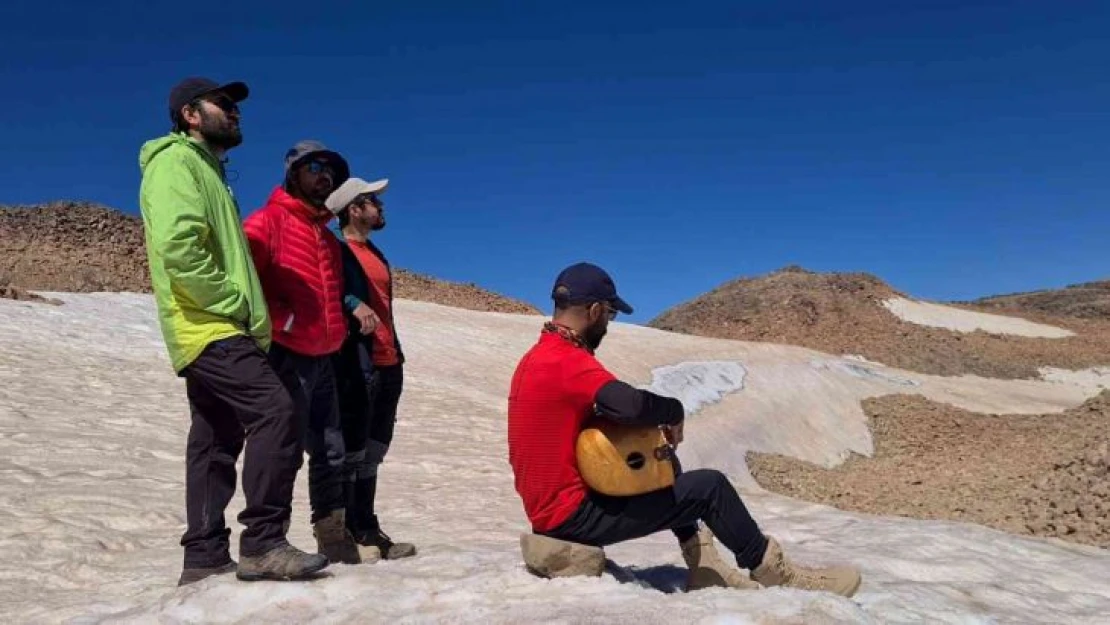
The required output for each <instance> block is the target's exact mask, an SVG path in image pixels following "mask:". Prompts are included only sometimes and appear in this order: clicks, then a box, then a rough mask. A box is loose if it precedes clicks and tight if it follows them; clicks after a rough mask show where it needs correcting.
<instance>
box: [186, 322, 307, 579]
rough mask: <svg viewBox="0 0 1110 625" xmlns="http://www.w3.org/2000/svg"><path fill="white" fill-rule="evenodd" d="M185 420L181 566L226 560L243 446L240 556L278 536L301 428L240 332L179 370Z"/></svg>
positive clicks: (288, 506) (277, 382) (262, 357)
mask: <svg viewBox="0 0 1110 625" xmlns="http://www.w3.org/2000/svg"><path fill="white" fill-rule="evenodd" d="M181 375H182V377H184V378H185V388H186V392H187V394H188V398H189V408H190V412H191V416H192V425H191V427H190V428H189V438H188V446H187V449H186V472H185V508H186V518H187V529H186V530H185V534H184V535H183V536H182V537H181V545H182V546H183V547H184V548H185V567H186V568H196V567H209V566H220V565H222V564H226V563H227V562H229V561H230V560H231V556H230V550H229V536H230V534H231V530H230V529H228V528H227V526H226V525H225V523H224V511H225V510H226V508H227V505H228V503H229V502H230V501H231V497H232V496H233V495H234V494H235V482H236V471H235V463H236V461H237V459H238V458H239V454H240V452H242V451H243V448H244V443H245V446H246V455H245V456H244V458H243V494H244V495H245V497H246V507H245V508H244V509H243V511H242V512H241V513H240V514H239V522H240V523H242V524H243V525H244V526H245V529H244V531H243V532H242V534H241V535H240V537H239V553H240V555H244V556H252V555H258V554H260V553H264V552H266V551H269V550H270V549H272V548H273V547H276V546H278V545H280V544H282V543H283V542H284V541H285V532H286V528H287V524H288V522H289V516H290V513H291V511H292V500H293V483H294V481H295V479H296V476H297V471H298V470H299V469H300V467H301V464H302V453H303V452H302V448H301V439H300V427H299V424H298V422H297V418H296V413H295V412H294V406H293V400H292V399H291V398H290V396H289V392H288V391H287V390H286V389H285V386H284V385H283V384H282V382H281V379H280V378H279V377H278V375H277V373H276V372H275V371H274V369H273V368H272V367H271V365H270V362H269V360H268V359H267V357H266V354H265V353H264V352H263V351H262V350H261V349H260V348H259V347H258V346H257V344H255V342H254V341H253V340H251V339H249V338H247V337H245V336H236V337H231V338H227V339H223V340H220V341H215V342H213V343H211V344H209V345H208V346H207V347H206V348H205V349H204V351H203V352H202V353H201V354H200V356H199V357H198V358H197V359H196V360H195V361H193V362H192V363H191V364H190V365H189V366H188V367H186V368H185V369H184V370H183V371H182V372H181Z"/></svg>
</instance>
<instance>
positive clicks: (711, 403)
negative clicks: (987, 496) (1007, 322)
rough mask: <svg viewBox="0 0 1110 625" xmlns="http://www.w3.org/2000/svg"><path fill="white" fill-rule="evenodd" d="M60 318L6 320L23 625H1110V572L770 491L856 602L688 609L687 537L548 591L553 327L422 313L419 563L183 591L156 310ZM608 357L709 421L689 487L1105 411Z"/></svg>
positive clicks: (884, 380)
mask: <svg viewBox="0 0 1110 625" xmlns="http://www.w3.org/2000/svg"><path fill="white" fill-rule="evenodd" d="M44 295H46V294H44ZM49 296H51V297H57V298H58V299H62V300H64V301H65V305H63V306H59V307H54V306H44V305H36V304H34V303H26V302H14V301H8V300H0V553H2V554H3V557H2V558H0V605H3V606H4V608H3V610H4V613H5V614H6V615H7V617H8V619H7V620H8V621H9V622H17V623H32V622H33V623H44V622H67V623H97V622H110V623H152V622H156V623H199V622H204V623H246V622H279V623H301V622H309V621H312V622H322V623H342V622H372V623H379V622H380V623H387V622H388V623H394V622H396V623H440V622H490V623H517V622H605V623H636V624H637V625H640V624H646V623H672V622H674V621H675V620H676V619H677V620H680V621H683V622H701V623H726V622H727V623H756V622H759V623H776V622H824V623H917V622H938V623H978V622H982V623H988V622H989V623H998V622H1029V621H1046V620H1047V621H1057V622H1068V623H1095V622H1100V621H1103V620H1104V619H1105V615H1106V614H1108V613H1110V581H1107V580H1110V554H1108V553H1107V552H1106V551H1104V550H1100V549H1096V548H1088V547H1081V546H1076V545H1070V544H1066V543H1062V542H1060V541H1054V540H1039V539H1029V538H1022V537H1016V536H1011V535H1007V534H1004V533H1001V532H997V531H994V530H990V529H987V528H983V527H980V526H976V525H971V524H963V523H949V522H935V521H917V520H912V519H905V518H885V517H878V516H869V515H863V514H854V513H848V512H842V511H838V510H835V509H833V508H829V507H825V506H820V505H815V504H809V503H804V502H800V501H797V500H792V499H789V498H785V497H781V496H778V495H773V494H769V493H766V492H762V491H759V490H754V489H750V490H746V491H745V493H744V497H745V500H746V501H747V503H748V504H749V507H750V508H751V510H752V513H753V516H754V517H755V518H756V519H757V520H758V521H759V523H760V524H761V526H762V527H763V528H764V529H765V531H767V532H768V533H769V534H771V535H774V536H776V537H778V538H779V539H780V541H781V542H783V544H784V546H785V548H786V550H787V552H788V553H789V554H790V555H791V556H792V557H794V558H796V559H798V560H800V561H803V562H814V563H820V562H848V563H853V564H856V565H858V566H860V567H861V568H862V570H863V575H864V583H863V587H862V588H861V590H860V592H859V594H858V595H856V597H855V598H854V600H846V599H841V598H838V597H833V596H829V595H824V594H818V593H808V592H801V591H787V590H781V589H771V590H762V591H746V592H739V591H730V590H724V589H713V590H705V591H700V592H697V593H691V594H682V593H675V592H672V591H673V590H674V589H675V588H677V587H678V586H679V585H680V584H681V581H682V579H683V578H684V575H685V570H684V569H683V565H682V559H681V555H680V553H679V550H678V546H677V545H676V544H675V543H674V539H673V537H672V536H670V535H669V533H666V532H664V533H660V534H657V535H655V536H651V537H647V538H643V539H640V540H635V541H630V542H627V543H623V544H620V545H615V546H612V547H609V548H607V549H606V552H607V554H608V556H609V557H610V558H612V559H613V560H615V561H617V562H618V563H620V564H621V565H623V566H625V567H627V569H628V570H631V571H632V572H633V574H634V575H635V576H636V579H637V580H638V582H639V583H625V584H622V583H619V582H618V581H617V580H615V579H613V578H611V577H608V576H606V577H603V578H601V579H564V580H550V581H545V580H540V579H537V578H535V577H532V576H531V575H529V574H528V573H527V572H526V571H525V570H524V567H523V565H522V563H521V558H520V554H519V546H518V541H517V539H518V536H519V534H520V532H522V531H526V529H527V522H526V520H525V518H524V515H523V511H522V509H521V506H520V502H519V499H518V498H517V496H516V494H515V492H514V491H513V485H512V475H511V471H510V470H509V467H508V463H507V460H506V449H505V405H506V399H505V398H506V395H507V390H508V383H509V379H510V377H511V374H512V371H513V368H514V367H515V365H516V362H517V360H518V359H519V358H520V356H521V354H523V352H524V351H525V350H527V349H528V348H529V347H530V346H531V345H532V344H533V343H534V342H535V340H536V338H537V336H538V334H539V330H540V327H539V326H540V324H539V322H538V320H537V318H536V317H534V316H528V315H519V316H514V315H487V314H482V313H475V312H470V311H464V310H459V309H453V308H448V307H444V306H437V305H435V304H427V303H419V302H410V301H404V300H399V301H398V302H397V314H398V318H399V319H400V324H401V333H402V340H404V341H405V346H406V354H407V356H408V358H409V361H408V364H407V365H406V376H407V377H406V388H405V394H404V396H403V398H402V401H401V406H400V411H399V420H398V423H397V430H396V437H395V440H394V445H393V448H392V450H391V451H390V454H389V456H388V458H387V459H386V462H385V464H384V465H383V466H382V469H381V474H382V477H381V483H380V485H379V494H378V500H379V502H380V503H379V512H380V514H381V517H382V521H383V524H384V525H385V528H386V530H387V531H388V532H389V533H390V534H391V535H392V536H394V537H395V538H397V539H399V540H406V541H413V542H415V543H416V544H417V545H418V546H419V548H420V553H419V554H418V555H417V556H416V557H414V558H409V559H406V560H399V561H393V562H379V563H377V564H372V565H359V566H345V565H333V566H332V567H330V568H329V569H328V570H329V573H328V575H327V576H325V577H323V578H322V579H320V580H317V581H314V582H307V583H298V582H287V583H274V582H257V583H254V584H250V583H244V582H238V581H237V580H236V579H235V578H234V576H233V575H227V576H221V577H219V578H212V579H208V580H205V581H204V582H201V583H199V584H196V585H193V586H189V587H185V588H177V587H176V586H175V582H176V578H177V574H178V572H179V567H180V564H181V551H180V547H179V546H178V544H177V541H178V539H179V537H180V534H181V532H182V531H183V530H184V518H183V517H184V451H185V433H186V431H187V428H188V422H189V417H188V407H187V404H186V401H185V392H184V385H183V383H182V381H181V380H180V378H177V377H176V376H174V375H173V373H172V372H171V371H170V369H169V364H168V362H167V359H166V356H165V352H164V348H163V346H162V344H161V339H160V336H159V334H158V331H157V325H156V322H155V318H154V308H153V302H152V300H151V299H150V297H149V296H145V295H127V294H93V295H73V294H64V293H59V294H49ZM600 357H601V359H602V361H603V362H605V363H606V364H607V365H608V366H610V367H611V368H612V370H613V371H614V373H616V374H617V375H619V376H621V377H622V379H625V380H628V381H629V382H632V383H636V384H641V385H642V384H650V383H653V381H654V382H657V383H658V384H659V386H657V387H656V388H661V389H670V392H675V393H677V394H678V395H679V396H680V397H682V398H683V401H684V402H688V404H687V405H688V406H690V407H692V408H694V409H695V410H696V411H697V412H696V415H694V418H693V419H691V422H690V424H689V425H688V427H687V428H686V432H685V435H686V442H684V443H683V445H682V447H681V448H680V454H681V455H682V457H683V461H684V464H686V466H687V467H692V466H694V465H697V464H699V463H700V464H702V465H703V466H714V467H719V468H724V469H725V470H726V471H727V472H728V473H729V475H730V477H732V479H733V480H734V481H736V482H737V483H739V484H741V485H747V482H746V479H750V477H749V476H748V475H747V473H746V467H745V466H744V464H743V455H744V451H745V450H746V449H748V448H759V449H766V450H771V451H778V452H780V453H788V454H790V455H794V456H795V457H800V458H803V459H811V460H812V459H817V460H822V459H824V460H830V461H832V462H835V461H836V460H835V459H836V458H838V457H841V456H842V455H843V454H846V453H847V452H848V450H853V451H858V450H864V451H866V450H867V449H868V447H869V445H870V438H869V436H868V435H867V428H866V421H865V418H864V416H863V414H862V411H861V409H860V406H859V401H860V399H862V398H863V397H868V396H875V395H881V394H887V393H895V392H915V393H921V394H923V395H925V396H927V397H931V398H933V399H937V400H939V401H949V402H951V403H954V404H956V405H961V406H964V407H968V408H969V409H972V410H979V409H983V408H1005V409H1006V410H1007V411H1011V412H1018V411H1019V410H1015V409H1016V408H1024V409H1026V410H1028V411H1032V412H1051V411H1054V410H1062V409H1064V408H1068V407H1071V406H1074V405H1077V404H1078V403H1080V402H1082V401H1083V400H1084V399H1086V398H1087V397H1088V396H1089V395H1090V393H1091V389H1090V388H1088V387H1086V386H1082V385H1076V384H1061V383H1059V382H1054V381H1042V380H1017V381H1015V380H985V379H983V378H974V377H971V376H964V377H960V378H939V377H936V376H926V375H918V374H910V373H907V372H902V371H898V370H894V369H884V368H881V367H878V366H872V365H867V366H866V367H864V368H865V369H866V370H868V371H870V373H861V371H860V370H858V369H853V368H851V367H845V366H838V365H837V364H835V363H836V362H838V359H835V358H834V357H832V356H829V355H827V354H820V353H818V352H814V351H812V350H806V349H801V348H794V347H786V346H780V345H769V344H757V343H742V342H736V341H721V340H714V339H705V338H700V337H690V336H682V335H675V334H670V333H666V332H662V331H658V330H653V329H650V328H643V327H639V326H630V325H625V324H619V323H618V324H613V326H612V327H611V329H610V336H609V337H608V338H607V339H606V343H605V345H604V346H603V347H602V350H601V353H600ZM814 361H822V362H824V363H825V365H823V366H815V365H814ZM852 364H853V365H860V363H858V362H853V363H852ZM878 372H881V373H882V375H872V374H874V373H878ZM653 376H654V377H653ZM903 378H904V379H906V380H915V381H917V382H919V385H918V386H907V385H905V384H902V383H900V382H899V379H903ZM698 380H701V381H703V382H704V383H705V384H707V385H708V388H699V386H698V385H699V382H698ZM306 474H307V471H306V470H304V469H302V470H301V472H300V473H299V474H298V477H297V485H296V491H295V497H296V499H295V501H294V514H293V519H292V527H291V530H290V540H291V541H292V542H293V543H294V544H296V545H298V546H301V547H303V548H309V549H311V548H312V546H313V545H314V541H313V538H312V535H311V530H310V529H309V524H308V502H307V483H306V482H307V480H306ZM242 506H243V500H242V494H241V492H239V493H237V494H236V496H235V498H234V499H233V500H232V502H231V505H230V506H229V508H228V515H227V517H228V521H229V525H230V527H232V529H233V536H232V540H233V543H232V544H233V545H235V544H237V535H238V532H239V529H240V528H239V526H238V524H237V523H236V522H235V515H236V513H237V512H238V511H239V510H241V509H242ZM1100 580H1101V581H1100ZM644 584H646V585H647V586H650V588H645V587H644V586H643V585H644Z"/></svg>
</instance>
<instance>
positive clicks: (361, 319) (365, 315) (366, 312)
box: [351, 303, 379, 334]
mask: <svg viewBox="0 0 1110 625" xmlns="http://www.w3.org/2000/svg"><path fill="white" fill-rule="evenodd" d="M351 314H352V315H354V316H355V319H358V323H359V326H360V327H359V332H362V333H363V334H370V333H371V332H373V331H374V330H375V329H377V327H378V323H379V321H378V316H377V315H376V314H374V311H373V310H371V309H370V307H369V306H367V305H366V304H364V303H363V304H359V305H358V308H355V310H354V312H352V313H351Z"/></svg>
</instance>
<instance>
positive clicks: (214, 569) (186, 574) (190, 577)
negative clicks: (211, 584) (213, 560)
mask: <svg viewBox="0 0 1110 625" xmlns="http://www.w3.org/2000/svg"><path fill="white" fill-rule="evenodd" d="M237 567H238V565H237V564H235V561H234V560H229V561H228V562H227V564H221V565H220V566H205V567H191V568H185V569H181V577H179V578H177V585H178V586H185V585H186V584H192V583H195V582H199V581H200V580H202V579H204V578H206V577H211V576H213V575H223V574H224V573H231V572H232V571H234V570H235V569H236V568H237Z"/></svg>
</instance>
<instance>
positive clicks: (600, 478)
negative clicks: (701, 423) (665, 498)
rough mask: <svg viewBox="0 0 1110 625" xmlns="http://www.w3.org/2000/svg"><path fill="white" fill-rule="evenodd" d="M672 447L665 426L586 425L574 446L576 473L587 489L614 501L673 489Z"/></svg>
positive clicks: (597, 420)
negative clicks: (608, 496) (670, 487)
mask: <svg viewBox="0 0 1110 625" xmlns="http://www.w3.org/2000/svg"><path fill="white" fill-rule="evenodd" d="M674 449H675V446H674V443H673V441H672V440H671V438H670V430H668V429H667V428H666V426H642V425H622V424H619V423H616V422H613V421H610V420H608V419H605V418H602V417H596V418H592V419H590V420H589V421H587V422H586V424H585V426H584V427H583V429H582V431H581V432H580V433H579V434H578V440H577V442H576V443H575V455H576V456H577V459H578V472H579V473H581V474H582V479H583V480H584V481H585V482H586V485H587V486H589V487H590V488H591V489H593V490H595V491H597V492H599V493H601V494H603V495H611V496H618V497H627V496H631V495H642V494H644V493H650V492H652V491H656V490H659V489H661V488H667V487H669V486H673V485H674V477H675V474H674V465H673V464H672V462H671V459H672V458H674Z"/></svg>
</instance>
